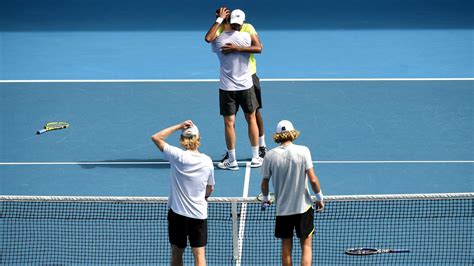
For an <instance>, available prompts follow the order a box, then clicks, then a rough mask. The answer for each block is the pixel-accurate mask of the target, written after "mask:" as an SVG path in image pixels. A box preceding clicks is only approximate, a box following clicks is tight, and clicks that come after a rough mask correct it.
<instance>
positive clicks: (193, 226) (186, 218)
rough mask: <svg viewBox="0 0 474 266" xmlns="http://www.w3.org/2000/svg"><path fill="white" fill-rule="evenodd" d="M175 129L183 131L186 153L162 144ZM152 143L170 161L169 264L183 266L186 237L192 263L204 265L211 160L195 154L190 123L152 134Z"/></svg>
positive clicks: (195, 141)
mask: <svg viewBox="0 0 474 266" xmlns="http://www.w3.org/2000/svg"><path fill="white" fill-rule="evenodd" d="M178 130H182V133H181V137H180V144H181V146H183V148H185V150H182V149H180V148H177V147H174V146H172V145H169V144H168V143H166V142H165V139H166V138H167V137H168V136H169V135H171V134H172V133H174V132H175V131H178ZM152 140H153V142H154V143H155V144H156V146H157V147H158V148H159V149H160V150H161V151H162V152H163V155H164V157H165V159H167V160H169V162H170V196H169V198H168V207H169V211H168V234H169V241H170V243H171V247H172V256H171V265H182V263H183V253H184V249H185V248H186V246H187V241H188V238H189V243H190V246H191V248H192V250H193V255H194V262H195V263H194V264H195V265H205V264H206V258H205V246H206V244H207V198H208V197H209V196H210V195H211V193H212V191H213V190H214V165H213V163H212V160H211V158H209V156H207V155H205V154H203V153H200V152H199V151H198V148H199V145H200V134H199V130H198V128H197V126H195V125H194V124H193V122H192V121H191V120H188V121H184V122H183V123H181V124H177V125H174V126H171V127H168V128H166V129H163V130H161V131H159V132H157V133H155V134H154V135H153V136H152Z"/></svg>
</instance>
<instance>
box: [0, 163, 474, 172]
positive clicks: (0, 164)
mask: <svg viewBox="0 0 474 266" xmlns="http://www.w3.org/2000/svg"><path fill="white" fill-rule="evenodd" d="M214 163H218V161H216V162H214ZM238 163H239V164H244V163H245V164H247V163H248V162H246V161H239V162H238ZM313 163H315V164H472V163H474V160H458V161H449V160H443V161H313ZM167 164H169V162H126V161H124V162H0V166H2V165H167ZM246 171H247V170H246ZM246 175H247V173H246ZM249 175H250V173H249Z"/></svg>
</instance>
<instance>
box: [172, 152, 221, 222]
mask: <svg viewBox="0 0 474 266" xmlns="http://www.w3.org/2000/svg"><path fill="white" fill-rule="evenodd" d="M163 155H164V157H165V159H167V160H169V162H170V196H169V198H168V207H169V208H171V209H172V210H173V212H175V213H177V214H180V215H183V216H186V217H189V218H194V219H207V201H206V200H205V196H206V186H207V185H212V186H213V185H214V164H213V163H212V160H211V158H209V156H207V155H205V154H203V153H201V154H196V153H193V152H190V151H184V150H182V149H180V148H177V147H174V146H171V145H169V144H165V146H164V148H163Z"/></svg>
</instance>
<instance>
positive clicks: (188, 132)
mask: <svg viewBox="0 0 474 266" xmlns="http://www.w3.org/2000/svg"><path fill="white" fill-rule="evenodd" d="M181 136H183V137H187V138H191V137H194V136H199V129H198V127H197V126H196V125H193V126H192V127H188V128H186V129H183V130H182V131H181Z"/></svg>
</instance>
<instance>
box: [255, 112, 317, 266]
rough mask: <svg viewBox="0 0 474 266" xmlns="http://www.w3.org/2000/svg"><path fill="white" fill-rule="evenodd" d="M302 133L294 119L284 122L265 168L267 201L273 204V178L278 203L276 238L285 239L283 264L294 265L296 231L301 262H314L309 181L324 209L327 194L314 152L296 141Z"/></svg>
mask: <svg viewBox="0 0 474 266" xmlns="http://www.w3.org/2000/svg"><path fill="white" fill-rule="evenodd" d="M299 134H300V133H299V131H297V130H295V129H294V127H293V124H292V123H291V122H290V121H288V120H282V121H280V122H279V123H278V125H277V130H276V133H275V134H274V135H273V139H274V140H275V142H276V143H279V144H280V146H278V147H276V148H274V149H272V150H270V151H268V152H267V154H266V156H265V159H264V160H263V165H262V169H261V173H262V177H263V179H262V184H261V189H262V194H263V195H264V202H263V204H267V205H268V204H271V201H270V199H269V196H268V195H269V194H268V193H269V181H270V179H271V180H272V184H273V188H274V193H275V201H276V202H277V207H276V208H277V209H276V222H275V237H277V238H280V239H281V240H282V245H281V250H282V253H281V254H282V255H281V256H282V264H283V265H292V256H291V250H292V247H293V231H296V236H297V237H298V238H299V239H300V245H301V251H302V256H301V265H311V262H312V236H313V232H314V221H313V220H314V211H313V207H312V205H313V203H312V201H311V194H310V192H309V188H308V181H309V183H310V185H311V189H312V190H313V192H314V193H316V199H317V202H316V206H317V210H318V211H321V210H322V209H323V208H324V203H323V194H322V192H321V187H320V185H319V180H318V177H317V176H316V175H315V173H314V170H313V161H312V159H311V153H310V151H309V149H308V148H307V147H305V146H302V145H295V144H293V141H294V140H295V139H296V138H297V137H298V136H299ZM262 206H266V205H262Z"/></svg>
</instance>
